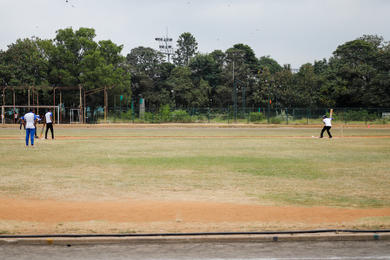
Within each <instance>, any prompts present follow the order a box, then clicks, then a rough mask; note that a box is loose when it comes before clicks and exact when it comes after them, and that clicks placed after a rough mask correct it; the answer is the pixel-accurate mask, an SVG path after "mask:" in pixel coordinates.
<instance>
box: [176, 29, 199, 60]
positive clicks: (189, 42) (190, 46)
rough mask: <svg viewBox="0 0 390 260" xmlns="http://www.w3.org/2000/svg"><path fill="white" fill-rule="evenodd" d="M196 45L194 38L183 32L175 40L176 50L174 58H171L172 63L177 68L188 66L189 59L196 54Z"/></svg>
mask: <svg viewBox="0 0 390 260" xmlns="http://www.w3.org/2000/svg"><path fill="white" fill-rule="evenodd" d="M197 50H198V43H197V42H196V39H195V37H194V36H193V35H192V34H191V33H189V32H185V33H182V34H181V35H180V36H179V39H178V40H177V50H176V52H175V54H176V55H175V57H174V58H173V60H174V63H175V64H176V65H178V66H188V65H189V63H190V59H191V58H192V57H193V56H194V55H195V54H196V53H197Z"/></svg>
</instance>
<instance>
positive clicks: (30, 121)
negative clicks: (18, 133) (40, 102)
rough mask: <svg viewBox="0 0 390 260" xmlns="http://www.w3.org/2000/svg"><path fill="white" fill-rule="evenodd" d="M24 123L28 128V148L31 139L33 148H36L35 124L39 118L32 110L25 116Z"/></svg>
mask: <svg viewBox="0 0 390 260" xmlns="http://www.w3.org/2000/svg"><path fill="white" fill-rule="evenodd" d="M23 121H24V124H25V126H26V147H27V146H28V139H29V138H31V146H34V135H35V123H36V121H37V116H36V115H35V114H34V113H33V111H32V109H30V112H28V113H27V114H25V115H24V120H23Z"/></svg>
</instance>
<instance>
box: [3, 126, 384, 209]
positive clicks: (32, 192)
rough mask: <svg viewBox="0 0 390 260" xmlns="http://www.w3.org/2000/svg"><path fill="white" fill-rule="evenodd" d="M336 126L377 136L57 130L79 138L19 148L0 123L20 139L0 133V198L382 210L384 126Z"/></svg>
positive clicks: (347, 132) (315, 132)
mask: <svg viewBox="0 0 390 260" xmlns="http://www.w3.org/2000/svg"><path fill="white" fill-rule="evenodd" d="M343 131H344V132H343V134H344V136H367V135H374V136H384V137H383V138H339V139H336V138H335V139H333V140H328V139H317V138H311V136H317V135H318V132H319V130H318V129H290V128H282V129H216V128H211V129H201V128H193V129H184V128H170V129H169V128H168V129H67V128H63V129H56V135H57V136H58V137H63V136H80V137H83V136H84V137H85V139H80V140H67V139H62V138H58V139H57V140H54V141H52V140H47V141H45V140H38V141H37V145H36V147H35V148H34V149H26V148H25V147H24V145H23V134H21V133H20V132H19V130H14V129H0V137H5V136H9V137H20V139H14V140H4V139H1V140H0V158H1V161H0V167H1V172H0V196H2V197H14V198H36V199H59V200H116V199H127V198H132V199H156V198H158V199H176V200H177V199H184V200H200V201H202V200H208V201H210V200H211V201H219V202H249V201H251V202H256V203H261V204H265V205H300V206H313V205H321V206H337V207H390V171H389V169H390V160H389V158H390V138H388V137H386V136H389V135H390V129H344V130H343ZM333 133H334V135H335V136H336V137H337V136H338V133H339V129H335V130H333ZM88 136H89V137H90V136H92V137H93V138H87V137H88ZM98 136H99V137H98ZM105 136H106V137H107V138H105ZM113 136H117V137H122V138H112V137H113ZM294 136H297V137H308V138H294ZM137 137H138V138H137Z"/></svg>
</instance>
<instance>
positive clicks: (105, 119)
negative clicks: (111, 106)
mask: <svg viewBox="0 0 390 260" xmlns="http://www.w3.org/2000/svg"><path fill="white" fill-rule="evenodd" d="M107 103H108V102H107V87H104V122H105V123H107V110H108V108H107Z"/></svg>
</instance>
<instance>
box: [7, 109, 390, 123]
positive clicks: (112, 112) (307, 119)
mask: <svg viewBox="0 0 390 260" xmlns="http://www.w3.org/2000/svg"><path fill="white" fill-rule="evenodd" d="M57 109H58V107H56V110H57ZM23 111H24V110H22V109H20V108H19V109H18V110H16V113H18V117H20V116H22V115H23ZM42 111H43V110H42ZM84 112H85V121H86V123H88V124H96V123H105V122H107V123H227V124H233V123H257V124H285V125H289V124H291V125H294V124H300V125H302V124H307V125H309V124H320V123H321V118H322V116H323V115H325V114H328V113H329V108H267V107H257V108H255V107H251V108H241V109H240V110H239V111H237V110H234V109H232V108H231V107H227V108H187V109H170V108H169V106H164V107H162V108H161V109H160V110H158V111H151V110H146V112H145V113H142V114H140V113H139V112H137V111H136V109H135V110H131V109H130V108H129V107H120V108H119V107H109V108H108V115H107V119H106V120H105V117H104V108H103V107H98V108H94V109H92V108H90V107H87V108H86V109H85V111H84ZM55 116H56V122H59V123H72V124H78V123H80V110H79V109H77V108H70V107H60V108H59V111H58V110H57V111H56V113H55ZM2 117H3V118H2V122H3V123H6V124H12V123H15V122H16V121H17V118H16V117H15V109H14V108H13V107H8V106H5V107H3V111H2ZM333 119H334V121H335V122H336V123H337V122H339V123H343V124H389V123H390V108H334V114H333Z"/></svg>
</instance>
